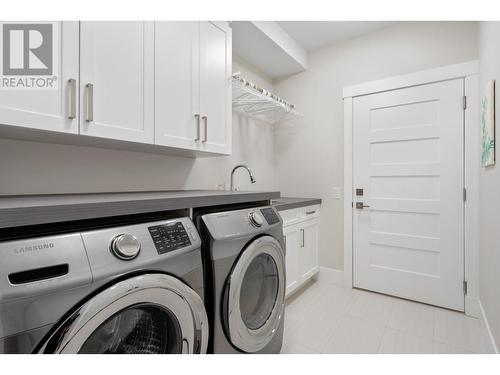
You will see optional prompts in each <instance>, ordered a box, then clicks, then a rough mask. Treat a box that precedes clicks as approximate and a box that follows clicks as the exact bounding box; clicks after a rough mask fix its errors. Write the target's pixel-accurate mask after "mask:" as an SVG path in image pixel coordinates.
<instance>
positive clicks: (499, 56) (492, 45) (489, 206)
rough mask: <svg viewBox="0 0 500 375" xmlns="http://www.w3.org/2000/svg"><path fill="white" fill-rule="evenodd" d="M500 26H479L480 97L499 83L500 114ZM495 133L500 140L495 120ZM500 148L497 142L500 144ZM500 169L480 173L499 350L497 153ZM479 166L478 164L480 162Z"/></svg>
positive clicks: (484, 251) (482, 280)
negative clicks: (488, 86)
mask: <svg viewBox="0 0 500 375" xmlns="http://www.w3.org/2000/svg"><path fill="white" fill-rule="evenodd" d="M499 45H500V22H481V23H480V24H479V60H480V67H479V71H480V76H479V77H480V78H479V93H480V96H482V93H483V90H484V87H485V84H486V82H487V81H488V80H490V79H495V80H496V100H495V108H496V110H497V113H498V111H500V50H499V48H498V46H499ZM496 118H497V120H496V124H495V127H496V129H495V133H496V138H497V140H498V139H500V133H499V132H498V131H499V129H500V128H499V127H498V122H499V116H498V115H497V116H496ZM497 144H498V142H497ZM496 160H497V165H495V166H491V167H487V168H482V167H481V170H480V172H479V242H480V243H479V294H480V300H481V303H482V305H483V308H484V310H485V312H486V316H487V318H488V323H489V325H490V329H491V331H492V333H493V336H494V338H495V341H496V343H497V346H498V345H499V344H500V290H499V288H500V273H499V270H500V230H499V228H500V226H499V224H498V214H499V212H500V198H499V197H500V194H499V189H500V169H499V166H498V163H499V162H500V152H499V151H498V146H497V150H496ZM478 163H479V160H478Z"/></svg>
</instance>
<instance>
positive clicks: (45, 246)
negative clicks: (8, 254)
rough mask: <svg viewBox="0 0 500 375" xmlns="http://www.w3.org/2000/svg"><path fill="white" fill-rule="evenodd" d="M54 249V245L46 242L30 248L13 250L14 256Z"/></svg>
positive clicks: (24, 247)
mask: <svg viewBox="0 0 500 375" xmlns="http://www.w3.org/2000/svg"><path fill="white" fill-rule="evenodd" d="M53 247H54V243H52V242H46V243H42V244H38V245H32V246H23V247H16V248H15V249H14V250H13V253H14V254H24V253H31V252H33V251H39V250H45V249H52V248H53Z"/></svg>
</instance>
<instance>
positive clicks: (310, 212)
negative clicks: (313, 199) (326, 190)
mask: <svg viewBox="0 0 500 375" xmlns="http://www.w3.org/2000/svg"><path fill="white" fill-rule="evenodd" d="M315 213H316V211H306V215H312V214H315Z"/></svg>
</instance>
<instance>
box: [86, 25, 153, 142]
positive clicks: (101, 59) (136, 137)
mask: <svg viewBox="0 0 500 375" xmlns="http://www.w3.org/2000/svg"><path fill="white" fill-rule="evenodd" d="M80 93H81V95H80V96H81V101H80V102H81V111H80V134H84V135H90V136H95V137H103V138H111V139H116V140H123V141H131V142H140V143H153V142H154V100H153V97H154V24H153V22H135V21H133V22H128V21H127V22H122V21H120V22H99V21H96V22H81V24H80Z"/></svg>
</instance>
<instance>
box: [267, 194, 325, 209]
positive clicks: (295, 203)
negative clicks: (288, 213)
mask: <svg viewBox="0 0 500 375" xmlns="http://www.w3.org/2000/svg"><path fill="white" fill-rule="evenodd" d="M271 204H272V205H273V206H274V207H276V209H277V210H278V211H285V210H291V209H292V208H299V207H306V206H312V205H313V204H321V199H320V198H287V197H282V198H278V199H273V200H272V201H271Z"/></svg>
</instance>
